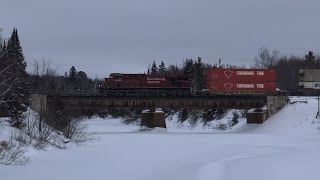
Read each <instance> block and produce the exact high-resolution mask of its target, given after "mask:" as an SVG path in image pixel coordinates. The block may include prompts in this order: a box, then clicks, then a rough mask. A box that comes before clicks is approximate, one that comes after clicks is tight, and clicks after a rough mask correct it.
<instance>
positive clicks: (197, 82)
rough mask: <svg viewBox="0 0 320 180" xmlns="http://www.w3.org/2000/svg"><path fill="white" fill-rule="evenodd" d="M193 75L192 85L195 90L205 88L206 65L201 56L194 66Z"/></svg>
mask: <svg viewBox="0 0 320 180" xmlns="http://www.w3.org/2000/svg"><path fill="white" fill-rule="evenodd" d="M192 72H193V76H192V81H191V85H192V87H193V89H194V90H197V91H199V90H201V89H203V86H204V82H205V76H204V66H203V63H202V62H201V57H198V60H197V61H196V62H195V63H194V65H193V68H192Z"/></svg>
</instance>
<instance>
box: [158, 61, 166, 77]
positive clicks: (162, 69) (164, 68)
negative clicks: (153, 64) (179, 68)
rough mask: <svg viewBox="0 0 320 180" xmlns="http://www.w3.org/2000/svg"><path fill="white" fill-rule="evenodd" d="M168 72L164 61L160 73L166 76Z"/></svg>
mask: <svg viewBox="0 0 320 180" xmlns="http://www.w3.org/2000/svg"><path fill="white" fill-rule="evenodd" d="M166 70H167V68H166V65H165V64H164V62H163V61H161V64H160V65H159V73H160V74H165V72H166Z"/></svg>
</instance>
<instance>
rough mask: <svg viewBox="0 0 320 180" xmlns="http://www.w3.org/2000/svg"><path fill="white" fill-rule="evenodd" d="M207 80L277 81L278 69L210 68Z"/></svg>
mask: <svg viewBox="0 0 320 180" xmlns="http://www.w3.org/2000/svg"><path fill="white" fill-rule="evenodd" d="M207 81H219V82H236V81H242V82H243V81H247V82H275V81H276V71H275V70H274V69H222V68H210V69H208V73H207Z"/></svg>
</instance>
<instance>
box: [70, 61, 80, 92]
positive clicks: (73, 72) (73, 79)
mask: <svg viewBox="0 0 320 180" xmlns="http://www.w3.org/2000/svg"><path fill="white" fill-rule="evenodd" d="M68 82H69V86H70V87H71V90H77V89H79V84H78V72H77V69H76V68H75V67H74V66H71V68H70V70H69V76H68Z"/></svg>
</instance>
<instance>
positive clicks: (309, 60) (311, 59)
mask: <svg viewBox="0 0 320 180" xmlns="http://www.w3.org/2000/svg"><path fill="white" fill-rule="evenodd" d="M304 57H305V58H306V68H315V64H316V62H315V59H316V56H315V55H313V52H312V51H309V53H308V54H306V55H305V56H304Z"/></svg>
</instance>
